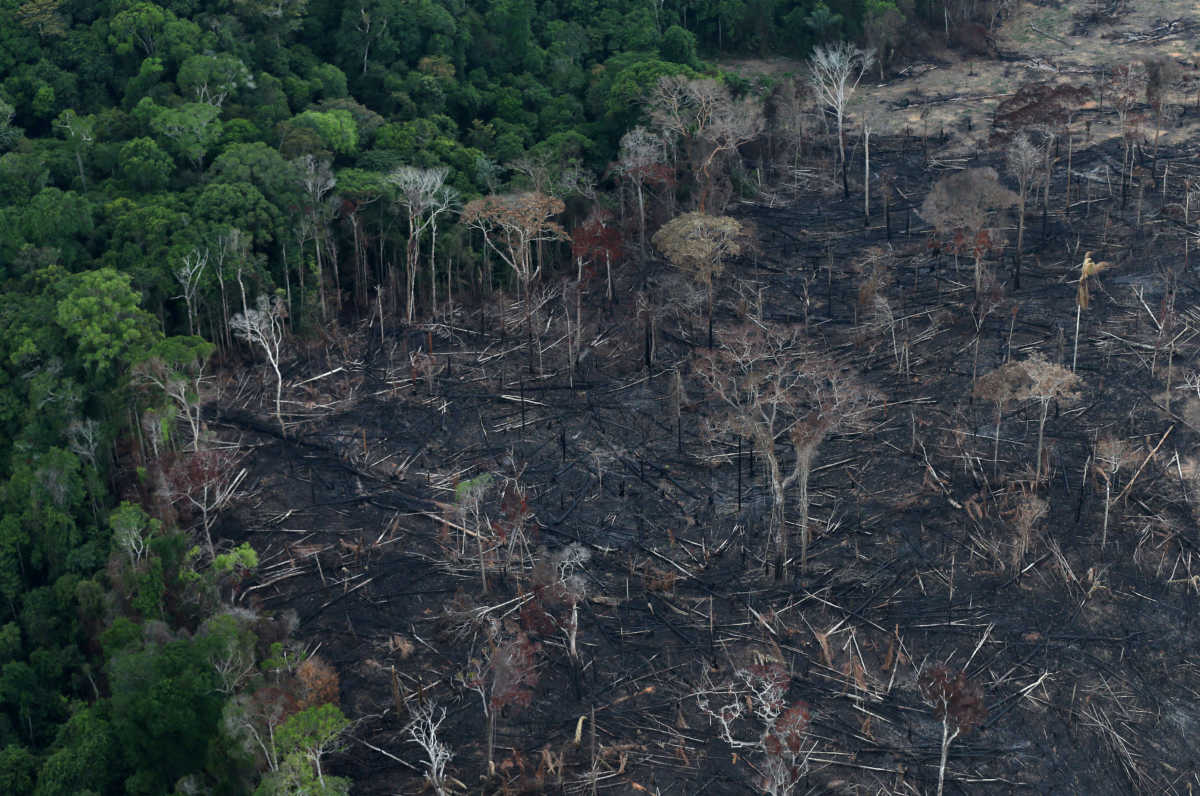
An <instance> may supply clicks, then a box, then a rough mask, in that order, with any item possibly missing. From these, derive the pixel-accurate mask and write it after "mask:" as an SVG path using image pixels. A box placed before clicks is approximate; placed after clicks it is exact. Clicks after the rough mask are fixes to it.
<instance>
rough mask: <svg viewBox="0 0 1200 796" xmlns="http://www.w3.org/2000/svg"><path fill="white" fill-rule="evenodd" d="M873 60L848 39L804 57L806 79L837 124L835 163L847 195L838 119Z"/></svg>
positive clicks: (843, 146) (843, 144)
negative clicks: (831, 113)
mask: <svg viewBox="0 0 1200 796" xmlns="http://www.w3.org/2000/svg"><path fill="white" fill-rule="evenodd" d="M874 62H875V53H874V51H872V50H860V49H859V48H858V47H855V46H854V45H853V44H850V43H849V42H844V41H843V42H837V43H834V44H829V45H818V46H817V48H816V49H814V50H813V54H812V55H811V56H809V59H808V70H809V71H808V82H809V85H811V86H812V87H813V91H814V92H815V93H816V95H817V99H818V100H819V101H820V102H821V103H822V104H823V105H825V106H826V107H828V108H829V109H830V110H832V111H833V115H834V119H835V124H836V125H837V141H838V165H839V166H841V169H842V190H843V192H844V194H845V196H847V197H849V196H850V186H849V182H848V180H847V177H846V137H845V133H844V131H843V129H842V122H843V120H844V117H845V114H846V106H847V105H849V103H850V99H851V98H852V97H853V96H854V92H855V90H857V89H858V84H859V82H860V81H861V80H862V78H863V75H865V74H866V72H867V70H868V69H870V68H871V64H872V63H874Z"/></svg>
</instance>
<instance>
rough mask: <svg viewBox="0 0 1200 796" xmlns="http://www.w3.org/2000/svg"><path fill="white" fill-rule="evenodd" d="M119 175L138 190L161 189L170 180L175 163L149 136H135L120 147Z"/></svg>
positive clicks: (150, 190) (152, 190)
mask: <svg viewBox="0 0 1200 796" xmlns="http://www.w3.org/2000/svg"><path fill="white" fill-rule="evenodd" d="M119 161H120V164H121V176H122V177H123V178H124V179H125V181H126V182H127V183H128V184H129V187H130V188H133V189H134V190H135V191H139V192H154V191H161V190H162V189H163V188H166V187H167V185H168V184H169V183H170V181H171V175H172V173H173V172H174V171H175V164H174V163H172V162H171V156H170V155H168V154H167V153H166V152H163V151H162V150H161V149H160V148H159V146H158V144H156V143H154V139H151V138H135V139H133V140H132V141H129V142H127V143H126V144H125V145H124V146H122V147H121V154H120V157H119Z"/></svg>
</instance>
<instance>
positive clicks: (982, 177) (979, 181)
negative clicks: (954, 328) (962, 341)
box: [918, 168, 1018, 295]
mask: <svg viewBox="0 0 1200 796" xmlns="http://www.w3.org/2000/svg"><path fill="white" fill-rule="evenodd" d="M1017 199H1018V197H1017V195H1016V194H1015V193H1013V192H1012V191H1010V190H1009V189H1007V188H1005V187H1004V186H1003V185H1002V184H1001V183H1000V179H999V176H998V175H997V174H996V170H995V169H993V168H981V169H964V170H962V171H956V172H954V173H953V174H949V175H947V176H945V177H943V178H942V179H940V180H938V181H937V182H936V183H934V185H933V188H932V189H931V190H930V191H929V194H928V195H927V196H926V197H925V201H924V202H923V203H922V204H921V209H920V210H919V211H918V212H919V213H920V215H921V218H924V219H925V220H926V221H928V222H929V223H930V224H933V226H934V228H935V229H936V230H937V231H938V233H939V234H940V235H941V236H942V237H943V238H948V239H954V238H958V239H959V240H962V241H964V242H966V243H968V244H969V245H970V246H971V247H972V248H973V250H974V254H975V293H976V295H978V294H979V292H980V289H981V288H982V286H983V255H984V253H985V252H986V251H987V250H988V249H989V248H991V247H993V245H994V244H995V242H996V240H997V238H998V234H996V235H993V234H991V233H986V234H984V237H982V238H981V234H983V233H985V230H987V229H988V227H989V226H990V225H991V224H990V222H991V220H992V218H993V216H994V214H995V213H997V212H998V211H1000V210H1004V209H1007V208H1009V207H1012V206H1013V205H1015V204H1017Z"/></svg>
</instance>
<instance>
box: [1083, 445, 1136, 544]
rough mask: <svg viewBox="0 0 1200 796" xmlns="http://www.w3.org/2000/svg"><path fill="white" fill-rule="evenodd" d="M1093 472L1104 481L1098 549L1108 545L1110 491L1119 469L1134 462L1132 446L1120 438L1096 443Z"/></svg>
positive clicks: (1110, 505) (1110, 507)
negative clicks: (1102, 511) (1102, 523)
mask: <svg viewBox="0 0 1200 796" xmlns="http://www.w3.org/2000/svg"><path fill="white" fill-rule="evenodd" d="M1094 461H1095V463H1094V464H1093V465H1092V467H1093V468H1094V472H1095V473H1096V474H1097V475H1099V476H1100V478H1101V479H1102V480H1103V481H1104V527H1103V529H1102V530H1101V532H1100V549H1101V550H1103V549H1104V547H1105V546H1106V545H1107V544H1108V517H1109V513H1110V511H1111V509H1112V490H1113V486H1114V484H1115V482H1116V480H1117V475H1118V473H1120V471H1121V468H1122V467H1124V466H1125V465H1127V464H1132V463H1133V462H1134V455H1133V446H1132V445H1130V444H1129V443H1128V442H1126V441H1125V440H1123V439H1121V438H1120V437H1113V436H1105V437H1101V438H1100V439H1099V440H1097V441H1096V455H1095V459H1094Z"/></svg>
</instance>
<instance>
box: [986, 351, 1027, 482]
mask: <svg viewBox="0 0 1200 796" xmlns="http://www.w3.org/2000/svg"><path fill="white" fill-rule="evenodd" d="M1028 382H1029V376H1028V374H1026V372H1025V369H1024V368H1023V367H1021V366H1020V365H1019V364H1018V363H1016V362H1007V363H1005V364H1003V365H1001V366H1000V367H998V368H996V369H995V370H993V371H991V372H990V373H987V374H984V375H983V376H981V377H980V378H979V380H978V381H977V382H976V383H975V390H974V395H975V397H976V398H983V399H985V400H988V401H991V402H992V403H993V404H995V405H996V435H995V441H994V444H993V446H992V476H993V477H995V475H996V471H997V461H998V460H999V458H1000V423H1001V422H1002V421H1003V419H1004V405H1005V404H1006V403H1008V402H1009V401H1011V400H1014V399H1015V398H1016V397H1017V395H1018V394H1019V393H1020V392H1021V391H1022V390H1024V389H1025V388H1026V386H1027V385H1028Z"/></svg>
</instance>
